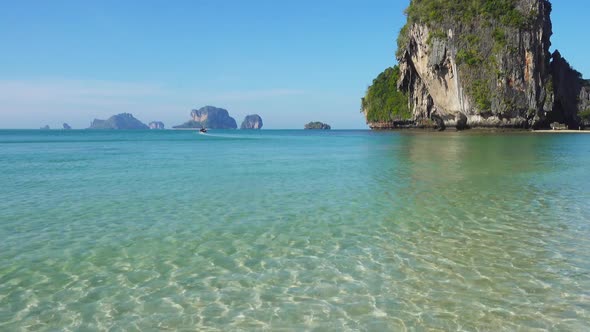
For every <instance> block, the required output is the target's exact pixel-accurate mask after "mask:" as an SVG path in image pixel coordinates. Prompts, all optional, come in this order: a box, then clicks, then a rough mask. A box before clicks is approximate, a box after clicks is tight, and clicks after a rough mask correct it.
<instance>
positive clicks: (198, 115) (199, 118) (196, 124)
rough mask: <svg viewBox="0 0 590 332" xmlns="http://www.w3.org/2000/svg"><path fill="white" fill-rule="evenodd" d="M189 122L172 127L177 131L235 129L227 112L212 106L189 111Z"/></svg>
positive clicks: (232, 119)
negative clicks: (203, 128)
mask: <svg viewBox="0 0 590 332" xmlns="http://www.w3.org/2000/svg"><path fill="white" fill-rule="evenodd" d="M190 116H191V120H189V121H187V122H185V123H183V124H181V125H178V126H174V128H177V129H189V128H202V127H205V128H212V129H237V128H238V125H237V123H236V120H235V119H234V118H232V117H231V116H229V113H228V111H227V110H225V109H223V108H217V107H213V106H205V107H201V108H200V109H198V110H197V109H194V110H192V111H191V114H190Z"/></svg>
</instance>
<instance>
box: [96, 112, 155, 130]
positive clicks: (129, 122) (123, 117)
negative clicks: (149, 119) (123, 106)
mask: <svg viewBox="0 0 590 332" xmlns="http://www.w3.org/2000/svg"><path fill="white" fill-rule="evenodd" d="M88 129H149V127H148V126H147V125H145V124H144V123H142V122H141V121H139V120H137V119H136V118H134V117H133V115H131V114H129V113H121V114H117V115H113V116H111V117H110V118H108V119H107V120H99V119H94V121H92V123H91V124H90V127H89V128H88Z"/></svg>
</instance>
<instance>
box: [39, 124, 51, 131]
mask: <svg viewBox="0 0 590 332" xmlns="http://www.w3.org/2000/svg"><path fill="white" fill-rule="evenodd" d="M39 129H41V130H49V129H51V128H50V127H49V125H44V126H43V127H41V128H39Z"/></svg>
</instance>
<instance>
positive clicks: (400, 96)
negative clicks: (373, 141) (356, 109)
mask: <svg viewBox="0 0 590 332" xmlns="http://www.w3.org/2000/svg"><path fill="white" fill-rule="evenodd" d="M399 73H400V72H399V67H398V66H395V67H390V68H387V69H385V71H384V72H382V73H381V74H379V76H377V78H376V79H374V80H373V84H372V85H371V86H370V87H369V88H368V89H367V94H366V95H365V97H364V98H363V99H362V106H361V107H362V110H363V111H364V112H365V113H366V116H367V121H368V122H391V121H403V120H409V119H411V118H412V114H411V112H410V109H409V108H408V95H407V94H405V93H403V92H401V91H399V90H398V89H397V81H398V79H399Z"/></svg>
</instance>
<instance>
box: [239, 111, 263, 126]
mask: <svg viewBox="0 0 590 332" xmlns="http://www.w3.org/2000/svg"><path fill="white" fill-rule="evenodd" d="M262 125H263V124H262V118H261V117H260V116H259V115H258V114H252V115H247V116H246V117H245V118H244V121H243V122H242V125H241V126H240V129H262Z"/></svg>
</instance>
